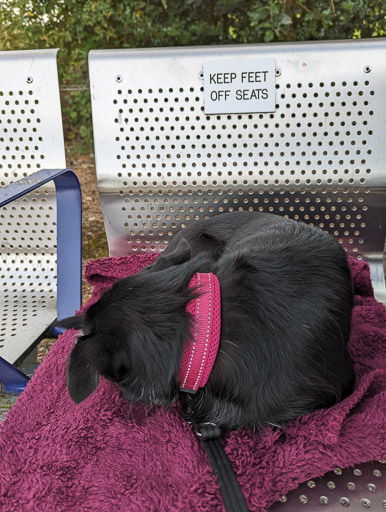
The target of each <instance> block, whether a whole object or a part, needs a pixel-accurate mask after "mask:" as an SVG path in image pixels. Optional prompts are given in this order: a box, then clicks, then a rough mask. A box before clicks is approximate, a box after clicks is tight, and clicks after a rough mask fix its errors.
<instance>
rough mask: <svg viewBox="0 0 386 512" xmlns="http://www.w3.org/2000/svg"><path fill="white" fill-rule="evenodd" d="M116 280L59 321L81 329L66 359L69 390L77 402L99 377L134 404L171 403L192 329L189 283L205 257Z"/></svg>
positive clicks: (182, 246)
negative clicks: (84, 308) (115, 385)
mask: <svg viewBox="0 0 386 512" xmlns="http://www.w3.org/2000/svg"><path fill="white" fill-rule="evenodd" d="M180 245H181V247H179V249H178V250H179V251H181V250H184V253H185V259H186V261H185V262H182V261H181V259H179V260H178V265H174V264H173V263H174V258H176V254H171V256H170V257H171V261H172V264H171V266H170V267H169V268H167V262H165V261H163V262H162V267H165V268H163V269H162V270H151V269H150V270H147V271H145V272H140V273H139V274H136V275H133V276H130V277H127V278H125V279H122V280H120V281H117V282H116V283H115V284H114V285H113V286H112V287H111V288H110V289H109V290H107V291H106V292H105V293H104V294H103V295H102V296H101V298H100V299H99V300H98V301H97V302H96V303H94V304H93V305H92V306H90V307H89V309H88V310H87V312H86V313H85V314H83V315H78V316H77V317H73V318H72V319H68V320H65V321H63V322H59V325H62V326H64V327H75V328H78V329H79V328H80V329H81V330H82V334H81V336H80V337H79V338H78V340H77V343H76V345H75V347H74V348H73V350H72V352H71V354H70V357H69V361H68V370H67V374H68V390H69V394H70V396H71V398H72V399H73V400H74V402H76V403H80V402H81V401H82V400H84V399H85V398H87V397H88V396H89V395H90V394H91V393H92V392H93V391H94V390H95V389H96V387H97V386H98V382H99V376H100V375H103V376H104V377H106V378H108V379H109V380H111V381H113V382H116V383H118V384H119V385H120V387H121V389H122V390H123V392H124V394H125V395H126V396H127V398H128V399H129V400H131V401H133V402H136V401H141V402H142V403H158V404H159V403H171V402H172V401H173V399H174V398H175V397H176V395H177V392H178V382H177V377H178V368H179V364H180V360H181V356H182V351H183V344H184V340H188V338H189V335H190V334H189V333H190V330H189V329H190V317H189V315H188V313H187V312H186V310H185V308H186V305H187V303H188V302H189V300H191V299H192V298H193V295H192V292H191V291H189V288H188V283H189V280H190V278H191V277H192V275H193V274H194V273H195V272H196V269H197V268H200V267H202V265H203V264H204V262H205V256H202V255H200V256H198V257H196V258H193V259H190V260H189V257H188V253H187V252H186V246H184V244H180Z"/></svg>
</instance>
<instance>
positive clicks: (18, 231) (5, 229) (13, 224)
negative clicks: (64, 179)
mask: <svg viewBox="0 0 386 512" xmlns="http://www.w3.org/2000/svg"><path fill="white" fill-rule="evenodd" d="M56 53H57V50H34V51H20V52H0V70H1V73H0V185H1V186H2V187H4V186H5V185H7V184H9V183H12V182H14V181H16V180H18V179H20V178H22V177H25V176H28V175H29V174H31V173H32V172H34V171H36V170H39V169H42V168H62V167H65V164H66V162H65V152H64V140H63V129H62V118H61V110H60V98H59V84H58V75H57V67H56ZM0 236H1V247H0V252H1V254H0V258H1V268H0V286H1V289H2V293H1V298H0V300H1V304H0V307H1V313H2V319H1V328H0V355H1V356H2V357H4V358H5V359H7V360H8V361H10V362H12V363H13V362H15V361H16V360H17V359H18V357H19V356H20V355H21V354H22V353H23V352H24V351H25V350H26V349H27V347H28V346H29V345H30V344H31V343H32V341H34V340H35V338H36V337H37V336H38V335H39V334H40V333H41V332H42V330H44V328H45V327H47V326H48V325H49V324H50V323H51V322H52V321H53V320H54V319H55V318H56V198H55V188H54V185H53V184H49V185H45V186H44V187H42V188H41V189H39V190H38V191H37V192H35V193H31V194H29V195H28V196H26V197H23V198H22V199H20V200H18V201H17V202H16V203H15V202H14V203H12V204H10V205H7V206H5V207H3V208H2V209H1V211H0Z"/></svg>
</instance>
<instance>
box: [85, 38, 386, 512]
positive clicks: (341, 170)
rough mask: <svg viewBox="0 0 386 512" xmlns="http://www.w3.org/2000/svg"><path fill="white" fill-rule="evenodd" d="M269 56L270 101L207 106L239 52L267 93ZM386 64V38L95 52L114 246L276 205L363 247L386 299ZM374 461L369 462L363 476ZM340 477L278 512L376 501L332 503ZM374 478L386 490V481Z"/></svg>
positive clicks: (141, 247)
mask: <svg viewBox="0 0 386 512" xmlns="http://www.w3.org/2000/svg"><path fill="white" fill-rule="evenodd" d="M259 59H274V65H273V67H272V65H271V64H272V61H270V63H269V65H271V68H270V73H271V75H272V72H274V74H275V77H274V81H273V87H274V92H275V98H274V102H273V103H274V106H273V108H272V105H271V106H268V107H267V109H266V111H265V112H264V113H263V112H261V111H260V112H259V111H258V110H254V111H253V112H248V107H247V110H246V111H245V109H244V111H243V112H242V113H240V112H241V111H240V112H237V111H236V112H230V111H229V110H227V106H221V107H219V110H217V111H218V112H220V113H215V114H210V113H209V112H210V111H211V109H212V111H213V110H215V109H214V108H213V105H212V103H213V102H212V103H210V101H208V94H210V93H209V91H210V89H209V88H208V87H209V86H210V85H213V88H212V90H213V91H215V92H214V93H213V97H212V98H211V97H210V96H209V100H214V101H216V100H218V101H219V100H220V99H224V97H225V96H226V94H227V93H226V91H227V90H230V89H231V86H230V82H231V81H232V75H231V73H232V70H233V69H236V68H237V69H238V70H240V69H242V68H241V67H240V63H243V62H245V63H247V61H248V63H249V64H250V63H251V61H253V60H254V61H256V63H257V64H258V65H260V67H258V68H257V69H259V70H260V75H253V74H252V75H251V76H250V77H249V75H248V74H247V75H244V78H245V79H246V81H245V89H246V90H247V91H249V92H247V93H246V98H247V99H248V98H250V97H251V94H252V93H251V90H252V89H254V90H255V93H254V94H255V95H259V94H260V95H261V96H262V95H263V93H262V92H261V81H262V80H263V79H264V76H262V71H264V70H265V68H264V65H265V64H259ZM385 62H386V40H385V39H377V40H367V41H366V40H356V41H340V42H312V43H295V44H271V45H265V44H264V45H247V46H237V47H235V46H233V47H232V46H223V47H205V48H204V47H203V48H199V47H195V48H169V49H159V48H157V49H142V50H138V49H135V50H134V49H133V50H131V49H130V50H114V51H110V50H108V51H92V52H91V53H90V57H89V69H90V85H91V97H92V110H93V125H94V141H95V155H96V166H97V178H98V188H99V193H100V198H101V204H102V208H103V213H104V218H105V226H106V233H107V238H108V244H109V251H110V255H112V256H120V255H124V254H130V253H134V252H136V253H142V252H144V253H146V252H161V251H162V250H163V249H164V248H165V247H166V245H167V244H168V242H169V240H170V239H171V237H172V236H173V235H174V234H175V233H176V232H177V231H179V230H180V229H181V228H184V227H185V226H186V225H187V224H188V223H190V222H194V221H195V220H199V219H202V218H204V217H207V216H211V215H215V214H219V213H222V212H227V211H232V210H239V209H250V210H258V211H268V212H273V213H277V214H280V215H284V216H288V217H291V218H294V219H300V220H303V221H305V222H308V223H311V224H314V225H317V226H320V227H321V228H322V229H325V230H327V231H329V232H330V233H332V234H333V235H334V236H335V237H336V238H337V239H338V240H339V241H340V242H341V243H342V245H343V247H344V248H345V249H346V250H347V252H348V254H350V255H352V256H354V257H356V258H359V259H361V258H365V259H366V260H367V261H368V262H369V263H370V266H371V271H372V281H373V285H374V288H375V293H376V297H377V298H378V299H379V300H383V301H386V292H385V281H384V270H383V254H384V242H385V221H386V172H385V171H386V170H385V162H386V144H385V141H384V127H385V126H386V89H385V87H384V84H385V83H386V66H385ZM213 63H214V64H213ZM249 64H248V65H249ZM216 66H217V67H216ZM261 66H263V67H261ZM211 69H213V70H214V71H213V73H212V75H210V71H208V70H211ZM216 69H217V71H216ZM245 69H246V71H245V72H246V73H248V72H250V70H251V68H249V67H246V68H245ZM252 69H253V68H252ZM267 69H268V68H267ZM205 73H206V76H205ZM208 73H209V75H208ZM216 73H220V74H218V75H217V74H216ZM221 73H222V74H221ZM225 73H228V75H226V74H225ZM267 73H268V71H267ZM210 77H212V82H213V84H210ZM248 78H250V79H251V81H252V82H253V81H254V82H256V83H255V84H252V86H251V84H250V83H249V84H248V83H247V80H248ZM271 78H272V76H271ZM259 80H260V83H259ZM204 81H205V87H204ZM208 82H209V84H208ZM214 85H216V86H218V87H214ZM271 87H272V84H271ZM259 89H260V93H258V92H257V91H258V90H259ZM239 90H241V91H243V90H244V89H239ZM220 91H223V92H222V93H220ZM271 92H272V91H271ZM229 94H231V93H229ZM243 94H244V93H243V92H241V96H242V95H243ZM204 95H206V97H205V103H204ZM242 99H243V98H242ZM271 99H272V94H271ZM221 109H223V110H221ZM269 109H271V110H269ZM225 110H226V113H223V111H225ZM272 110H274V111H272ZM373 470H374V468H373V467H372V465H371V463H368V464H365V465H361V466H359V467H358V468H356V469H355V471H356V473H354V475H359V474H361V473H363V474H367V473H369V474H371V471H373ZM340 471H341V470H340ZM347 471H349V470H347ZM350 471H352V470H350ZM358 471H359V472H358ZM377 471H378V469H377ZM337 474H338V473H337ZM347 475H348V478H351V477H352V476H350V475H351V473H347ZM373 475H374V474H373ZM331 478H332V477H331V475H326V476H325V477H324V478H323V479H320V482H319V480H318V488H317V490H315V491H311V490H310V489H311V488H313V487H315V486H314V485H313V486H311V485H308V486H307V484H305V486H306V488H307V489H308V490H307V493H305V492H304V489H303V490H302V489H301V490H299V492H297V491H293V493H290V495H289V496H288V497H286V498H285V500H284V501H286V503H284V504H278V505H277V506H275V507H276V508H274V510H280V509H287V510H290V509H292V510H300V507H301V508H302V509H304V510H307V509H308V510H310V509H311V508H312V509H313V510H314V509H315V508H319V506H320V505H321V506H322V508H323V507H324V509H325V510H340V509H341V508H342V507H345V506H349V505H350V506H351V508H352V509H353V510H362V509H363V508H366V507H367V508H368V503H369V502H370V504H371V501H370V499H369V496H367V495H365V493H362V491H361V494H359V493H351V494H350V493H349V494H350V496H349V498H350V499H349V500H348V502H347V501H344V500H343V502H339V499H340V498H342V497H343V498H345V496H346V494H347V488H346V486H345V485H346V484H345V483H344V484H339V482H337V483H336V484H335V483H334V486H335V487H334V492H333V498H334V501H333V500H332V498H331V499H330V502H329V507H330V508H327V507H325V505H326V502H325V501H323V500H322V499H321V497H323V496H324V495H325V494H326V493H327V492H329V491H328V489H331V488H332V487H331V484H330V487H328V485H329V482H330V480H331ZM352 478H354V477H352ZM372 478H373V477H372ZM373 479H374V478H373ZM370 480H371V478H370ZM370 480H369V482H370V484H371V483H372V480H371V481H370ZM342 481H343V480H341V482H342ZM369 482H367V484H368V483H369ZM375 483H377V486H378V490H379V489H380V488H383V489H384V479H383V481H382V483H381V482H379V479H378V480H377V482H375ZM320 489H322V491H320ZM366 489H367V490H366V492H367V491H368V490H369V491H371V492H372V489H373V488H372V489H370V488H369V487H368V486H367V488H366ZM320 492H322V494H320ZM310 493H311V495H310ZM317 493H319V495H317ZM304 494H307V496H306V498H304ZM381 494H382V493H381ZM298 495H299V496H300V497H299V496H298ZM330 495H331V493H330V494H329V495H328V496H330ZM338 495H339V496H338ZM379 496H380V495H379V494H377V498H376V499H377V500H378V501H377V503H378V502H379ZM324 498H326V496H324ZM327 498H328V497H327ZM370 498H371V496H370ZM345 499H346V500H347V499H348V498H345ZM299 500H300V501H299ZM302 500H303V501H302ZM361 500H362V501H361ZM363 500H364V501H363ZM366 500H367V501H366ZM332 501H333V503H334V504H332ZM327 502H328V499H327ZM306 503H308V505H306ZM373 503H374V499H373ZM331 506H332V507H337V508H331ZM383 506H385V504H384V503H383Z"/></svg>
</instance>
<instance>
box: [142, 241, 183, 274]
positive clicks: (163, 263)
mask: <svg viewBox="0 0 386 512" xmlns="http://www.w3.org/2000/svg"><path fill="white" fill-rule="evenodd" d="M191 257H192V250H191V247H190V245H189V244H188V242H187V241H186V240H185V238H181V240H180V241H179V242H178V244H177V247H176V248H175V249H174V250H173V251H172V252H169V253H167V254H161V255H160V256H159V257H158V258H157V259H156V261H155V262H154V264H153V265H152V267H151V268H152V270H164V269H165V268H168V267H172V266H174V265H181V263H185V261H188V260H189V259H190V258H191Z"/></svg>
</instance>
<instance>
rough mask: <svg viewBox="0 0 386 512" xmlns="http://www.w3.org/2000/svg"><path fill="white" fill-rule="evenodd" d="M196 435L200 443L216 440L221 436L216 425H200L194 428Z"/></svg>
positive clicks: (208, 423)
mask: <svg viewBox="0 0 386 512" xmlns="http://www.w3.org/2000/svg"><path fill="white" fill-rule="evenodd" d="M196 435H197V437H199V438H200V440H201V441H209V440H210V439H218V438H219V437H220V436H221V429H220V427H219V426H217V425H216V423H210V422H207V423H202V424H201V425H199V426H198V427H196Z"/></svg>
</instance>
